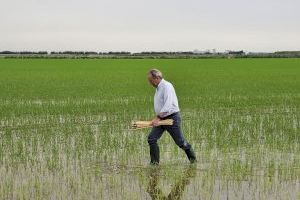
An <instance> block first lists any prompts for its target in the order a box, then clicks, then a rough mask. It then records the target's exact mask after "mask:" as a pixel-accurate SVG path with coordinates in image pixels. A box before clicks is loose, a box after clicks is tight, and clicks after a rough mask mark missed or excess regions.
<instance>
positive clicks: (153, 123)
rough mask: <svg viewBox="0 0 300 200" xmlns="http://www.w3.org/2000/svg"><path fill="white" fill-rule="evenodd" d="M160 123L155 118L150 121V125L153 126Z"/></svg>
mask: <svg viewBox="0 0 300 200" xmlns="http://www.w3.org/2000/svg"><path fill="white" fill-rule="evenodd" d="M159 121H160V119H159V118H158V117H155V118H154V119H153V120H152V121H151V124H152V125H153V126H159V124H158V122H159Z"/></svg>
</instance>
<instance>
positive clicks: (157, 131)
mask: <svg viewBox="0 0 300 200" xmlns="http://www.w3.org/2000/svg"><path fill="white" fill-rule="evenodd" d="M164 119H173V120H174V121H173V125H165V126H157V127H153V128H152V130H151V132H150V134H149V135H148V144H149V146H150V156H151V162H159V147H158V144H157V140H158V139H159V138H160V137H161V136H162V134H163V132H164V131H165V130H167V131H168V132H169V134H170V135H171V136H172V138H173V140H174V141H175V143H176V144H177V145H178V146H179V147H180V148H181V149H183V150H185V151H186V150H190V149H191V145H190V144H189V143H188V142H187V141H186V139H185V138H184V136H183V133H182V131H181V125H180V124H181V116H180V113H179V112H177V113H175V114H173V115H171V116H167V117H165V118H162V120H164Z"/></svg>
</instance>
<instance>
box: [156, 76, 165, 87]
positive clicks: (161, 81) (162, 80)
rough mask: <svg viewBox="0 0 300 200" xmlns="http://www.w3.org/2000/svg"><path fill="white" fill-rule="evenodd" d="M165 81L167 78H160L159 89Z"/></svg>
mask: <svg viewBox="0 0 300 200" xmlns="http://www.w3.org/2000/svg"><path fill="white" fill-rule="evenodd" d="M164 81H165V80H164V79H163V78H162V79H161V80H160V82H159V84H158V85H157V89H158V88H159V87H160V86H161V85H162V84H163V82H164Z"/></svg>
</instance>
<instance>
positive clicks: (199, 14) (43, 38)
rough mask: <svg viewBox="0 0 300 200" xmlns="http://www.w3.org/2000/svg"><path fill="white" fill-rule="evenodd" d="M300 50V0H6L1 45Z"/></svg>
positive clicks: (1, 2)
mask: <svg viewBox="0 0 300 200" xmlns="http://www.w3.org/2000/svg"><path fill="white" fill-rule="evenodd" d="M194 49H199V50H206V49H216V50H217V51H224V50H241V49H243V50H246V51H260V52H262V51H263V52H271V51H277V50H300V1H299V0H247V1H246V0H81V1H79V0H72V1H71V0H0V51H1V50H17V51H21V50H34V51H37V50H47V51H52V50H55V51H63V50H84V51H87V50H92V51H123V50H124V51H131V52H137V51H186V50H194Z"/></svg>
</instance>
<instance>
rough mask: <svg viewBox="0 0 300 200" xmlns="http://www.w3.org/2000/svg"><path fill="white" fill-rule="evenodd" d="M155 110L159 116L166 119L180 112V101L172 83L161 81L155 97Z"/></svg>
mask: <svg viewBox="0 0 300 200" xmlns="http://www.w3.org/2000/svg"><path fill="white" fill-rule="evenodd" d="M154 110H155V113H156V115H157V116H160V117H165V116H168V115H171V114H173V113H175V112H179V106H178V100H177V96H176V93H175V89H174V87H173V85H172V83H170V82H168V81H166V80H164V79H161V81H160V82H159V84H158V86H157V88H156V92H155V95H154Z"/></svg>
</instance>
